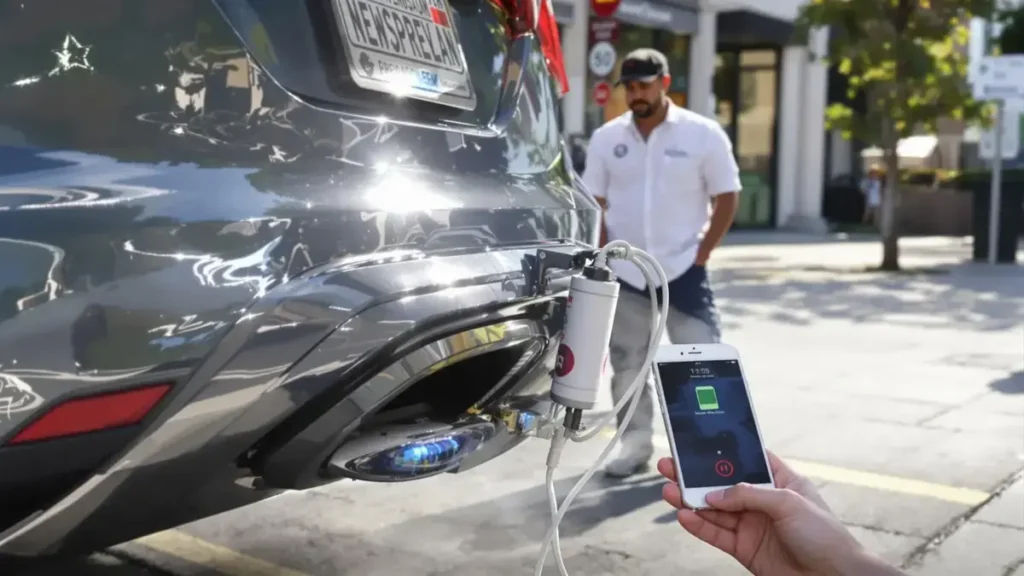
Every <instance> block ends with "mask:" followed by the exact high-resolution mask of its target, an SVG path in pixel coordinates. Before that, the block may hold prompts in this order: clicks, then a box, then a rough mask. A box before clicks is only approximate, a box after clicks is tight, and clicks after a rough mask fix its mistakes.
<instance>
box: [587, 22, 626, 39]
mask: <svg viewBox="0 0 1024 576" xmlns="http://www.w3.org/2000/svg"><path fill="white" fill-rule="evenodd" d="M618 39H619V21H618V20H616V19H614V18H591V19H590V42H588V44H590V45H591V46H593V45H594V44H597V43H598V42H615V41H616V40H618Z"/></svg>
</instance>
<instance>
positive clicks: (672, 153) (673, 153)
mask: <svg viewBox="0 0 1024 576" xmlns="http://www.w3.org/2000/svg"><path fill="white" fill-rule="evenodd" d="M665 156H669V157H671V158H689V157H690V155H689V154H687V153H686V150H679V149H678V148H668V149H666V150H665Z"/></svg>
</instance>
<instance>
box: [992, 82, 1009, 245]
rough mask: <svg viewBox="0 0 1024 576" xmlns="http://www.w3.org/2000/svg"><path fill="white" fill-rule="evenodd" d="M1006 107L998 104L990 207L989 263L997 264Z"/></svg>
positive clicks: (1001, 103) (1000, 103)
mask: <svg viewBox="0 0 1024 576" xmlns="http://www.w3.org/2000/svg"><path fill="white" fill-rule="evenodd" d="M1005 108H1006V105H1005V104H1004V103H1003V102H996V133H995V137H996V146H995V148H996V149H995V154H994V155H993V156H994V157H993V158H992V191H991V192H990V193H989V198H988V201H989V205H988V218H989V223H988V263H989V264H995V263H996V256H997V254H998V252H999V207H1000V206H999V205H1000V204H1001V203H1002V193H1003V115H1004V114H1006V111H1005V110H1004V109H1005Z"/></svg>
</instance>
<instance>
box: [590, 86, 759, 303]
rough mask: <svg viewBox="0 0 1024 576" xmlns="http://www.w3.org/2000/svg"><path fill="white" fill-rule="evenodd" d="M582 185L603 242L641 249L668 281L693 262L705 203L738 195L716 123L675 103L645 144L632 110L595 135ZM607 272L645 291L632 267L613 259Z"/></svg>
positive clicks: (727, 145)
mask: <svg viewBox="0 0 1024 576" xmlns="http://www.w3.org/2000/svg"><path fill="white" fill-rule="evenodd" d="M583 183H584V185H585V186H586V187H587V190H588V191H589V193H590V194H592V195H593V196H595V197H597V198H601V199H603V200H604V201H605V203H606V206H607V208H606V211H605V225H606V227H607V229H608V240H609V241H611V240H625V241H627V242H629V243H630V244H632V245H633V246H636V247H638V248H642V249H643V250H646V251H647V252H649V253H650V254H651V255H652V256H654V257H655V258H657V260H658V262H659V263H661V265H662V267H663V268H664V269H665V273H666V274H667V276H668V278H669V279H670V280H671V279H674V278H677V277H679V276H680V275H682V274H683V273H684V272H686V271H687V270H688V269H689V268H690V266H692V265H693V263H694V261H695V260H696V258H697V248H698V247H699V244H700V240H701V238H702V236H703V233H704V229H705V227H706V226H707V224H708V220H709V216H710V200H711V198H712V197H713V196H717V195H718V194H723V193H727V192H739V191H740V178H739V167H738V166H737V165H736V159H735V158H734V157H733V153H732V143H731V142H730V141H729V136H728V135H727V134H726V133H725V131H724V130H723V129H722V127H721V126H719V124H718V122H717V121H715V120H713V119H711V118H706V117H704V116H701V115H699V114H696V113H694V112H690V111H689V110H686V109H684V108H680V107H679V106H676V105H674V104H669V109H668V114H667V116H666V118H665V121H664V122H662V123H661V124H659V125H658V126H657V127H656V128H655V129H654V130H652V131H651V134H650V135H649V136H648V138H647V140H646V141H645V140H644V138H643V136H641V135H640V132H639V130H637V128H636V124H635V123H634V122H633V113H632V112H626V113H625V114H622V115H621V116H619V117H618V118H615V119H614V120H612V121H610V122H608V123H607V124H605V125H604V126H601V127H600V128H598V129H597V130H596V131H594V134H593V135H592V136H591V137H590V144H589V145H588V146H587V163H586V169H585V170H584V171H583ZM612 269H613V270H614V271H615V273H616V274H617V275H618V277H619V278H620V279H622V280H623V281H624V282H627V283H628V284H630V285H632V286H634V287H636V288H639V289H641V290H642V289H645V288H646V282H644V277H643V275H642V274H641V273H640V271H639V270H638V269H637V268H636V266H635V265H634V264H632V263H630V262H623V261H621V260H613V261H612Z"/></svg>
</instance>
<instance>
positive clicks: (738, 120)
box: [715, 49, 779, 228]
mask: <svg viewBox="0 0 1024 576" xmlns="http://www.w3.org/2000/svg"><path fill="white" fill-rule="evenodd" d="M778 55H779V53H778V51H777V50H774V49H758V50H735V51H727V52H723V53H720V54H719V59H718V66H717V68H716V72H715V97H716V101H717V102H716V108H717V113H718V118H719V122H720V123H721V124H722V126H723V128H725V130H726V132H727V133H728V134H729V137H730V138H732V142H733V150H734V152H735V154H736V163H737V164H738V165H739V168H740V179H741V181H742V183H743V192H742V193H740V204H739V209H738V210H737V213H736V224H735V225H736V226H737V227H744V228H764V227H771V226H772V225H773V224H774V219H775V171H776V170H775V166H776V162H775V142H776V119H777V115H778V102H777V95H778V70H779V68H778V60H779V59H778Z"/></svg>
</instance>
